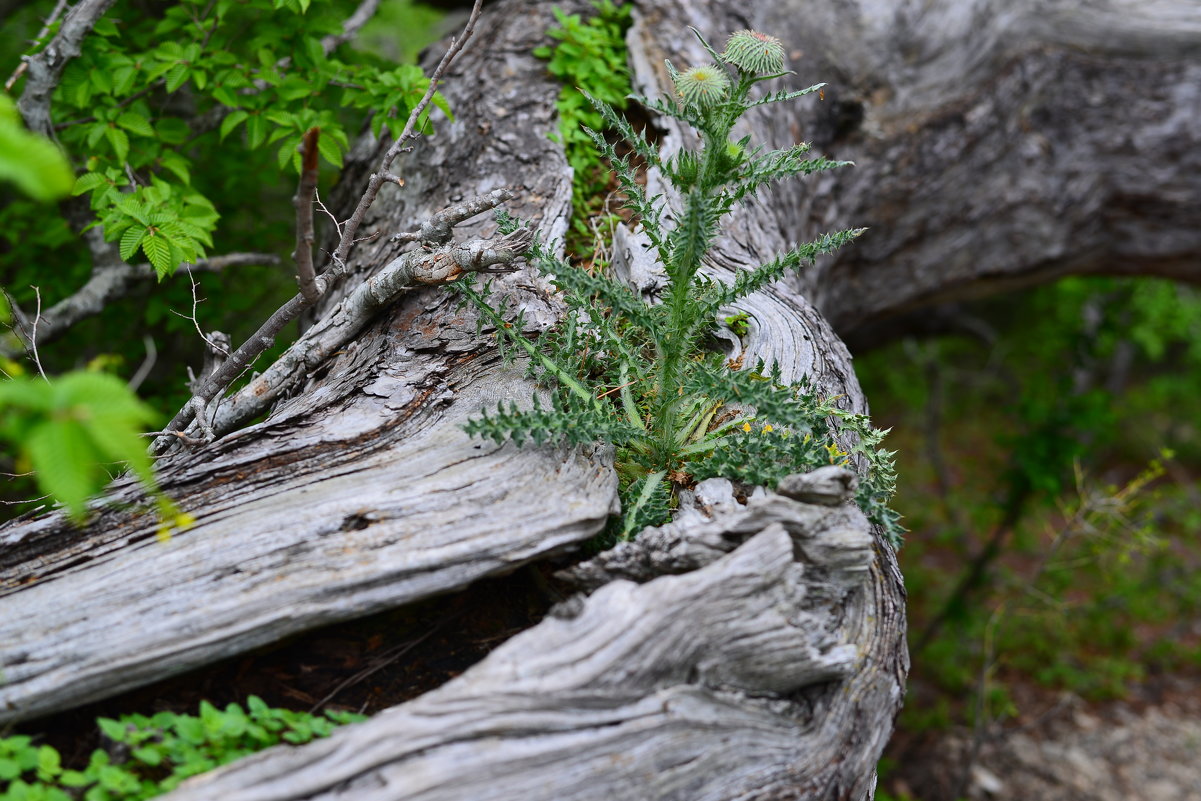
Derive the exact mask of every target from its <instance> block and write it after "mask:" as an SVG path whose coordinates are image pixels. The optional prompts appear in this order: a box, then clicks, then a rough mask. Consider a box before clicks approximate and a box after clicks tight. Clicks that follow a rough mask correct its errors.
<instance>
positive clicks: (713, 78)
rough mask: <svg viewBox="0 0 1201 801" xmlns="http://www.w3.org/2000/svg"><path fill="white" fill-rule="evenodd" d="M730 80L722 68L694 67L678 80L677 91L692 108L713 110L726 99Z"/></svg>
mask: <svg viewBox="0 0 1201 801" xmlns="http://www.w3.org/2000/svg"><path fill="white" fill-rule="evenodd" d="M729 88H730V79H729V78H727V77H726V73H725V70H723V69H721V68H720V67H713V66H705V67H693V68H692V69H690V70H688V71H687V72H685V73H683V74H681V75H680V77H678V78H676V91H678V92H679V93H680V97H682V98H683V99H684V102H685V103H687V104H688V105H690V106H696V107H697V108H702V109H704V108H712V107H713V106H716V105H717V104H718V103H720V102H721V101H723V100H725V99H726V92H727V91H728V90H729Z"/></svg>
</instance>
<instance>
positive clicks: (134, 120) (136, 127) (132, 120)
mask: <svg viewBox="0 0 1201 801" xmlns="http://www.w3.org/2000/svg"><path fill="white" fill-rule="evenodd" d="M117 124H118V125H120V126H121V127H122V128H124V129H125V130H127V131H129V132H130V133H135V134H137V135H138V136H147V137H150V138H154V136H155V133H154V128H152V127H151V126H150V122H149V120H147V119H146V118H145V117H143V116H142V115H141V114H138V113H137V112H136V111H126V112H124V113H122V114H121V116H120V117H117Z"/></svg>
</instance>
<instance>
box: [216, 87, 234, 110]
mask: <svg viewBox="0 0 1201 801" xmlns="http://www.w3.org/2000/svg"><path fill="white" fill-rule="evenodd" d="M212 96H213V99H214V100H216V101H217V102H218V103H220V104H221V105H223V106H229V107H231V108H232V107H234V106H236V105H238V97H237V95H235V94H234V92H233V90H232V89H230V88H229V87H228V86H215V87H213V91H212Z"/></svg>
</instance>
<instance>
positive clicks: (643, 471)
mask: <svg viewBox="0 0 1201 801" xmlns="http://www.w3.org/2000/svg"><path fill="white" fill-rule="evenodd" d="M697 35H698V36H699V34H697ZM701 42H702V44H703V45H704V46H705V47H706V48H707V49H708V50H709V51H710V54H711V55H712V56H713V57H714V59H715V60H717V61H718V62H719V63H723V62H724V63H729V64H733V65H735V66H736V67H737V68H738V76H737V79H736V80H734V81H732V80H731V78H730V76H729V75H728V74H727V71H726V70H725V68H723V67H720V66H712V65H710V66H702V67H694V68H693V69H691V70H687V71H685V72H683V73H680V72H677V71H676V70H675V68H674V67H673V66H672V65H671V64H670V63H668V65H667V70H668V74H669V75H670V77H671V79H672V81H673V83H674V84H675V86H676V89H677V91H678V93H679V100H678V101H677V99H675V98H672V97H667V98H662V99H658V100H646V99H641V102H642V103H643V105H644V106H646V107H647V108H648V109H650V110H651V111H652V112H657V113H659V114H662V115H664V116H667V117H672V118H674V119H677V120H681V121H682V122H685V123H687V124H689V125H691V126H692V127H693V128H695V129H696V131H697V132H698V133H699V134H700V137H699V138H700V141H701V143H702V145H701V147H700V148H699V149H697V150H684V151H682V152H680V153H678V154H677V155H675V156H674V157H672V158H671V159H665V158H664V157H663V156H662V155H661V154H660V153H658V152H657V151H656V150H655V148H654V147H653V146H652V145H651V143H650V142H649V141H647V139H646V138H645V137H644V136H643V135H642V134H641V133H639V132H638V131H636V130H635V129H634V128H633V126H632V125H631V124H630V123H629V121H628V120H626V119H624V118H622V117H621V115H620V114H618V113H617V112H616V111H615V110H614V109H613V107H612V106H611V105H610V104H608V103H605V102H602V101H600V100H598V99H596V98H595V97H594V96H589V97H588V100H589V101H590V102H591V103H592V105H593V106H594V107H595V109H596V112H597V114H598V115H599V116H600V118H601V119H602V120H603V121H604V123H605V124H606V126H607V127H608V129H609V130H611V131H617V132H618V133H619V134H620V135H621V136H623V137H624V138H625V139H626V140H627V141H628V142H629V143H630V145H631V147H632V149H633V151H634V152H635V153H636V154H638V156H639V157H640V158H641V159H642V161H644V162H645V163H646V164H648V165H650V166H652V167H657V168H659V169H660V171H661V172H662V174H663V175H664V176H665V178H666V179H667V180H668V181H669V182H670V183H671V185H672V190H673V192H672V193H671V194H672V195H673V196H675V197H678V198H679V202H680V205H679V207H678V209H675V210H673V211H671V212H664V211H663V210H662V206H663V204H662V203H661V198H659V197H655V198H648V197H647V193H646V190H645V189H644V187H643V185H642V184H641V183H640V182H639V176H638V175H637V174H636V173H635V170H634V169H633V168H632V166H631V164H630V161H629V158H628V157H625V156H619V155H618V153H617V149H616V148H615V146H614V145H613V144H612V143H611V142H610V141H608V139H607V138H606V137H605V136H603V135H601V134H600V133H598V132H596V131H595V130H591V129H588V128H586V127H585V128H584V133H585V134H586V135H587V137H588V138H590V139H591V140H592V142H593V144H594V145H595V148H596V150H597V152H598V153H599V154H600V155H601V156H602V157H604V158H605V159H607V160H608V162H609V164H610V166H611V168H612V170H613V171H614V173H615V174H616V176H617V180H618V182H619V184H620V186H621V188H622V191H623V192H624V193H625V196H626V203H625V206H626V208H628V209H631V210H633V211H634V212H635V213H636V214H637V215H638V216H639V222H640V223H641V225H642V227H643V230H644V231H645V232H646V235H647V237H648V238H649V239H650V241H651V243H652V245H653V246H654V249H655V253H656V254H657V256H658V259H659V262H660V264H661V266H662V268H663V272H664V273H665V274H666V276H667V285H666V287H664V288H663V290H662V292H661V293H660V294H661V297H660V300H661V301H662V302H660V303H657V304H653V305H652V304H650V303H648V302H647V301H645V300H643V298H642V297H641V295H640V294H639V293H638V292H637V291H636V290H634V289H632V288H630V287H628V286H626V285H625V284H623V283H621V282H619V281H617V280H614V279H613V278H611V277H607V276H604V275H601V274H597V273H595V272H593V271H587V272H586V271H584V270H580V269H576V268H573V267H572V266H571V265H569V264H567V263H566V262H564V261H563V260H562V259H560V258H558V257H557V256H556V255H555V254H554V253H553V252H551V250H550V249H548V248H546V247H545V246H544V245H543V244H542V243H541V242H537V241H536V242H535V243H534V246H533V247H532V248H531V249H530V251H529V252H528V254H527V258H528V260H529V262H530V263H531V264H532V265H534V266H535V268H536V269H538V270H539V271H541V272H542V273H543V274H544V275H547V276H549V277H551V278H552V280H553V281H554V283H555V285H556V286H557V287H558V289H559V290H560V291H561V292H562V297H563V301H564V304H565V306H566V308H567V316H566V319H565V320H564V322H563V323H561V324H560V325H559V326H558V327H557V328H555V329H554V330H552V331H550V332H549V333H547V334H546V335H544V336H542V337H541V338H540V340H539V341H538V342H537V343H535V342H533V341H531V340H530V339H528V338H527V337H526V336H525V335H524V334H522V333H521V324H520V323H521V316H520V315H517V317H516V322H515V323H514V322H506V320H507V319H509V318H511V317H512V316H513V315H512V313H511V312H510V311H508V310H506V309H504V308H490V307H488V306H487V304H486V301H485V297H486V296H487V292H486V290H485V292H484V293H483V294H480V293H478V292H475V290H473V289H472V288H470V287H469V286H464V287H462V288H461V289H462V291H463V292H464V293H465V294H466V296H467V297H469V298H470V299H471V300H472V301H473V302H475V303H476V304H477V305H479V306H480V308H481V315H482V318H483V319H485V320H486V321H487V322H488V323H490V324H491V325H493V326H494V327H495V328H496V330H497V335H498V339H499V340H500V341H502V342H505V343H508V344H509V345H512V346H516V349H518V350H521V351H524V352H525V353H527V354H528V355H529V356H530V357H531V374H532V375H533V376H534V377H536V378H538V379H539V380H541V381H542V382H544V384H545V385H547V388H548V389H549V390H550V392H549V398H550V405H549V407H546V406H544V405H543V404H542V403H541V402H539V401H538V400H535V401H534V407H533V408H532V409H524V410H523V409H518V408H517V407H516V406H515V405H514V404H512V403H510V404H508V405H507V406H506V405H504V404H502V405H500V406H498V407H497V409H496V411H494V412H488V413H485V414H484V415H483V416H481V417H479V418H477V419H475V420H473V421H471V423H469V424H468V426H467V430H468V431H469V432H470V433H471V434H473V435H475V436H483V437H489V438H492V439H494V440H495V441H497V442H504V441H507V440H512V441H514V442H516V443H517V444H519V445H520V444H524V443H534V444H541V443H547V442H566V443H569V444H579V443H583V442H589V441H593V440H596V439H604V440H607V441H609V442H611V443H612V444H613V445H615V446H616V451H615V452H616V454H617V459H616V465H615V466H616V468H617V474H618V477H619V479H620V488H619V493H620V497H621V501H622V506H623V512H624V514H625V519H624V521H623V522H622V523H620V524H619V525H616V526H615V527H612V528H610V533H616V534H617V536H618V537H620V538H623V539H624V538H628V537H629V536H630V535H632V534H633V533H634V532H636V531H638V530H640V529H641V528H643V527H645V526H647V525H657V524H660V523H663V522H665V521H666V520H667V519H668V517H669V515H670V509H671V506H672V493H673V488H674V487H675V486H676V483H677V482H678V483H679V484H680V485H684V484H686V483H687V482H688V481H689V480H699V479H703V478H708V477H711V476H725V477H728V478H732V479H736V480H739V481H743V482H746V483H748V484H762V485H766V486H775V484H776V483H777V482H778V481H779V480H780V479H781V478H783V477H784V476H786V475H789V474H792V473H796V472H798V471H807V470H811V469H814V468H817V467H820V466H823V465H829V464H836V465H844V466H846V467H847V468H849V469H853V470H855V471H856V472H857V473H858V474H859V476H860V484H859V490H858V494H857V501H858V503H859V505H860V507H861V508H862V509H863V511H864V513H865V514H866V515H867V516H868V518H869V519H870V520H871V521H872V522H874V523H877V524H879V525H880V526H881V527H883V530H884V532H885V536H886V537H888V539H889V541H890V542H891V543H893V544H894V545H895V544H897V543H898V542H899V536H900V532H901V530H902V529H901V527H900V524H899V517H898V515H896V513H895V512H893V511H891V510H890V509H889V508H888V499H889V497H890V496H891V493H892V491H893V489H894V487H895V483H896V475H895V468H894V466H893V461H892V454H891V453H889V452H888V451H885V450H883V449H882V448H880V447H879V445H880V442H881V440H882V439H883V436H884V434H885V433H886V432H881V431H877V430H876V429H874V428H872V426H871V423H870V422H869V421H868V419H867V417H866V416H864V415H861V414H856V413H853V412H849V411H847V410H844V409H842V408H840V407H839V405H838V403H839V398H823V397H819V396H818V395H816V394H815V393H814V392H813V391H812V390H811V389H810V387H809V385H808V383H807V382H806V381H804V380H802V381H799V382H796V383H794V384H792V385H786V384H785V383H784V382H783V380H782V378H781V373H780V370H779V369H778V368H777V367H775V366H773V367H771V368H770V369H769V368H766V367H765V366H764V365H762V364H759V365H757V366H756V367H755V369H753V370H741V371H732V370H730V369H729V368H727V367H726V365H725V362H724V360H723V359H722V358H721V356H720V355H719V354H716V353H713V352H711V351H710V349H709V348H708V347H707V345H706V339H707V337H708V336H709V335H710V334H711V333H712V332H713V329H714V326H715V323H716V318H717V314H718V312H719V310H720V309H721V308H722V307H724V306H729V305H732V304H734V303H736V302H737V301H739V300H741V299H743V298H745V297H747V296H748V295H750V294H751V293H753V292H756V291H758V290H760V289H763V288H764V287H766V286H767V285H768V284H770V283H771V282H773V281H776V280H778V279H780V278H782V277H784V275H785V274H786V273H787V272H788V271H790V270H794V269H796V268H798V267H800V266H801V265H804V264H808V263H811V262H813V261H814V260H815V259H816V258H817V257H818V256H819V255H822V254H825V253H830V252H833V251H834V250H836V249H838V248H839V247H842V246H843V245H845V244H847V243H848V242H850V241H851V240H853V239H855V238H856V237H857V236H859V235H860V234H862V233H863V230H864V229H848V230H845V231H838V232H835V233H831V234H824V235H822V236H820V237H818V238H817V239H815V240H814V241H812V242H808V243H805V244H801V245H798V246H796V247H794V248H792V249H791V250H789V251H788V252H786V253H783V254H780V255H779V256H777V257H776V258H775V259H773V260H771V261H769V262H767V263H766V264H763V265H760V266H758V267H756V268H754V269H751V270H743V271H740V272H738V273H737V275H736V276H735V278H734V281H733V283H732V284H730V285H728V286H727V285H724V284H722V283H721V282H719V281H717V280H715V279H713V278H711V277H709V276H707V275H705V274H704V273H702V272H701V266H702V264H703V263H704V261H705V259H706V257H707V256H708V255H709V253H710V250H711V249H712V247H713V243H714V241H715V240H716V239H717V237H718V234H719V231H720V224H721V220H722V218H723V216H724V215H725V214H727V213H729V212H730V210H731V209H732V208H733V207H734V205H735V204H736V203H738V202H739V201H740V200H742V199H743V198H745V197H746V196H748V195H753V194H754V193H755V192H757V191H758V189H759V188H761V187H763V186H765V185H766V184H768V183H771V182H773V181H777V180H780V179H783V178H788V177H793V176H798V175H807V174H810V173H814V172H820V171H823V170H829V169H834V168H836V167H841V166H846V165H847V164H848V162H840V161H833V160H830V159H826V158H823V157H818V158H810V157H808V156H807V153H808V150H809V148H808V146H807V145H804V144H799V145H794V146H793V147H789V148H783V149H780V150H771V151H767V152H764V151H763V150H762V149H759V148H756V147H754V146H752V144H751V137H749V136H747V137H743V138H742V139H739V140H736V141H735V140H733V139H732V137H731V134H732V131H733V129H734V124H735V123H736V122H737V120H738V118H739V117H740V116H741V115H742V114H743V113H744V112H745V111H746V110H747V109H749V108H752V107H754V106H756V105H761V104H763V103H774V102H781V101H783V100H791V99H794V98H796V97H800V96H802V95H805V94H809V93H811V92H814V91H818V90H819V89H820V87H821V86H822V85H821V84H818V85H815V86H812V87H809V88H808V89H804V90H801V91H800V92H778V93H775V94H772V95H768V96H766V97H765V98H763V99H761V100H755V101H752V100H750V92H751V91H752V90H753V89H754V87H755V85H756V84H757V83H759V82H760V81H765V80H769V79H772V78H773V77H779V76H778V75H772V74H765V73H778V72H780V71H781V70H782V69H783V66H784V64H783V61H784V50H783V46H782V45H781V44H780V42H778V41H777V40H775V39H773V38H772V37H769V36H765V35H762V34H757V33H752V32H750V31H740V32H738V33H736V34H734V36H732V37H731V38H730V42H729V43H728V44H727V46H726V51H725V53H724V54H718V53H716V52H714V51H713V50H712V48H711V47H710V46H709V45H708V43H707V42H705V41H704V39H703V38H702V39H701ZM498 220H500V224H501V231H502V233H506V232H511V231H512V230H514V229H515V228H516V226H517V225H519V223H517V222H516V221H515V220H513V219H512V218H510V217H508V216H507V215H500V216H498ZM598 263H599V260H594V262H593V264H594V269H595V265H596V264H598Z"/></svg>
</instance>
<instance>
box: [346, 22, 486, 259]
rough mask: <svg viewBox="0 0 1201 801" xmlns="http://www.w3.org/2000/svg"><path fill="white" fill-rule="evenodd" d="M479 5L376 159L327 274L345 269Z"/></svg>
mask: <svg viewBox="0 0 1201 801" xmlns="http://www.w3.org/2000/svg"><path fill="white" fill-rule="evenodd" d="M482 2H483V0H475V4H474V5H473V6H472V7H471V16H469V17H468V18H467V25H466V26H465V27H464V28H463V33H462V34H461V35H460V36H459V37H458V38H457V39H452V40H451V43H450V47H448V48H447V49H446V53H445V55H443V56H442V60H441V61H439V62H438V66H437V67H435V68H434V72H433V74H432V75H431V76H430V85H429V88H427V89H426V90H425V94H424V95H423V96H422V98H421V100H420V102H418V103H417V105H416V106H415V107H414V108H413V111H412V112H411V113H410V114H409V119H408V120H407V121H406V122H405V127H404V130H402V131H401V133H400V136H398V137H397V138H396V141H395V142H393V143H392V146H391V147H389V148H388V151H387V152H386V153H385V154H384V157H383V158H382V159H381V160H380V165H379V169H378V170H376V171H375V172H374V173H372V175H371V178H370V180H368V182H367V189H366V190H365V191H364V192H363V196H362V197H361V198H359V205H358V206H357V207H356V208H355V210H354V213H353V214H351V215H350V219H349V220H347V221H346V224H345V226H344V227H343V229H342V239H341V241H340V242H339V243H338V247H337V249H335V250H334V254H333V256H332V257H331V261H332V262H333V265H332V268H331V272H334V274H335V275H337V274H338V273H340V272H341V271H342V270H343V269H345V264H346V257H347V256H348V255H349V254H350V248H351V247H352V246H353V245H354V236H355V234H356V233H358V230H359V226H360V225H362V224H363V218H364V217H366V216H367V210H368V209H370V208H371V204H372V203H374V202H375V198H376V195H378V194H379V190H380V188H381V187H382V186H383V185H384V183H385V182H386V181H387V180H388V179H387V178H386V176H387V175H388V174H389V173H390V172H391V170H392V162H393V161H395V160H396V157H397V156H398V155H400V152H401V151H402V150H403V149H404V147H405V145H407V144H408V143H409V141H410V140H412V139H415V138H416V137H417V134H416V133H415V132H414V128H416V126H417V120H418V119H420V117H421V115H422V114H424V113H425V110H426V108H428V107H429V104H430V101H431V100H433V97H434V93H435V92H437V91H438V82H439V81H441V80H442V76H443V75H445V74H446V70H447V69H448V68H449V67H450V65H451V63H452V62H453V61H454V60H455V57H456V56H458V55H459V52H460V51H461V50H462V49H463V45H465V44H466V43H467V40H468V39H470V38H471V35H472V34H473V33H474V32H475V22H476V20H477V19H479V16H480V6H481V4H482Z"/></svg>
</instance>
